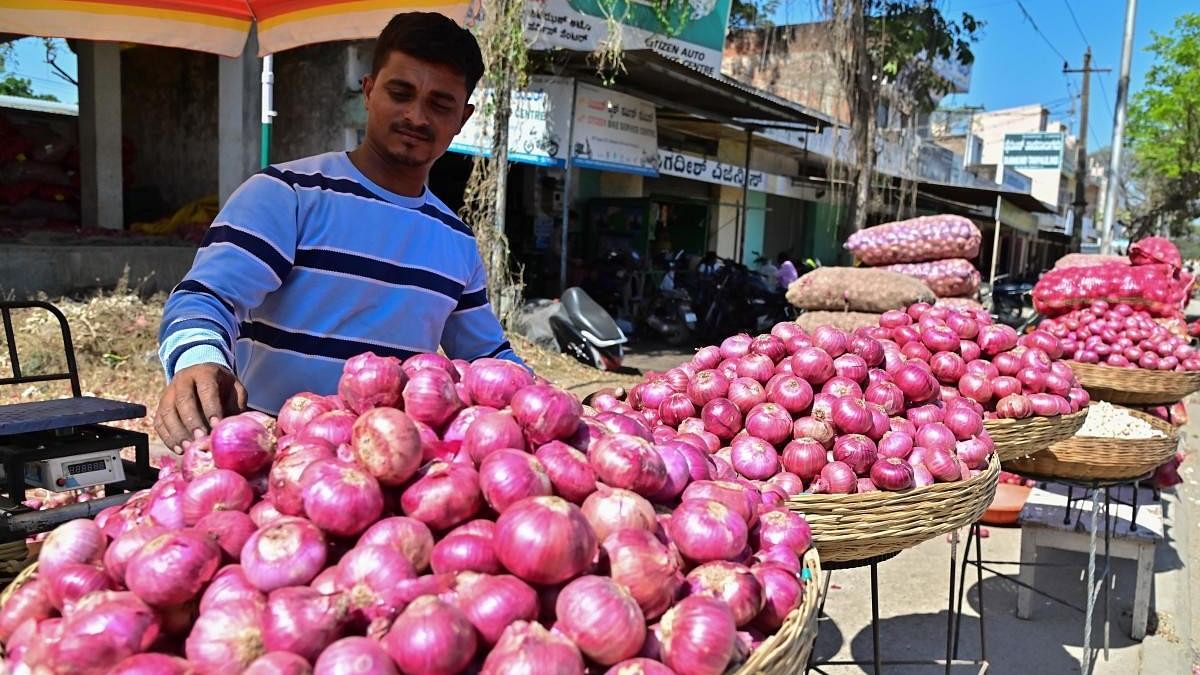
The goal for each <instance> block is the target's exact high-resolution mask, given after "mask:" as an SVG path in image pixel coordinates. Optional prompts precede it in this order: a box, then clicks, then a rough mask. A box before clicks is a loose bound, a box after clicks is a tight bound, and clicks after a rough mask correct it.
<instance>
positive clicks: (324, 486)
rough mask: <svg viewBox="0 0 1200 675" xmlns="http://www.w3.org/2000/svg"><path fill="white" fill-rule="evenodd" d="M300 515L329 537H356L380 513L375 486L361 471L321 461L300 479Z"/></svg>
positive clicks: (380, 502)
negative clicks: (301, 503)
mask: <svg viewBox="0 0 1200 675" xmlns="http://www.w3.org/2000/svg"><path fill="white" fill-rule="evenodd" d="M300 484H301V491H302V492H301V494H302V497H303V502H304V514H305V515H306V516H308V518H309V520H311V521H312V522H313V524H315V525H317V526H318V527H320V528H321V529H323V530H325V531H326V532H329V533H331V534H334V535H337V536H342V537H348V536H353V535H357V534H360V533H361V532H362V531H363V530H365V529H367V528H368V527H370V525H371V524H372V523H374V522H375V521H376V520H379V516H380V515H381V514H382V513H383V492H382V491H381V490H380V487H379V482H378V481H377V480H375V477H374V476H372V475H371V474H370V473H368V472H367V470H366V469H364V468H363V467H361V466H359V465H356V464H351V463H349V462H343V461H340V460H336V459H321V460H317V461H315V462H313V463H312V464H309V465H308V468H306V469H304V473H302V474H301V475H300Z"/></svg>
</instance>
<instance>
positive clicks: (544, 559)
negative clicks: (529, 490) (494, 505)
mask: <svg viewBox="0 0 1200 675" xmlns="http://www.w3.org/2000/svg"><path fill="white" fill-rule="evenodd" d="M493 542H494V547H495V551H496V556H497V557H498V558H499V559H500V562H501V564H503V565H504V567H505V568H506V569H508V571H510V572H512V573H513V574H515V575H517V576H518V577H520V578H521V579H522V580H524V581H527V582H530V583H534V584H556V583H560V582H562V581H566V580H567V579H570V578H573V577H575V576H578V575H579V574H580V573H582V572H583V571H584V570H586V569H587V568H588V566H589V565H591V563H592V560H593V559H594V558H595V556H596V551H597V542H596V534H595V532H593V530H592V527H591V525H589V524H588V520H587V518H586V517H585V516H584V514H583V512H582V511H581V510H580V508H579V507H578V506H575V505H574V504H572V503H570V502H568V501H566V500H564V499H561V498H559V497H530V498H529V499H525V500H522V501H520V502H517V503H516V504H513V505H512V506H510V507H509V508H508V510H506V511H505V512H504V513H502V514H500V518H499V519H498V520H497V521H496V533H495V536H494V540H493Z"/></svg>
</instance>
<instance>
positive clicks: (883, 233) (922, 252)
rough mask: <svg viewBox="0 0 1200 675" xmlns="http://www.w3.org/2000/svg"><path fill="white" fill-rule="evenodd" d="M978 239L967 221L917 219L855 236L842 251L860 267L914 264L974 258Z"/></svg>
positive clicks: (947, 217) (944, 217)
mask: <svg viewBox="0 0 1200 675" xmlns="http://www.w3.org/2000/svg"><path fill="white" fill-rule="evenodd" d="M980 239H982V235H980V233H979V228H978V227H975V223H973V222H971V221H970V219H968V218H964V217H962V216H954V215H938V216H921V217H920V218H911V219H909V220H901V221H898V222H895V223H885V224H883V225H877V226H875V227H869V228H867V229H865V230H861V231H859V232H855V233H854V234H852V235H850V238H849V239H847V240H846V250H848V251H850V252H851V253H853V254H854V257H856V258H858V259H859V260H861V261H862V263H863V264H864V265H890V264H893V263H918V262H926V261H929V260H945V259H947V258H974V257H976V256H978V255H979V241H980ZM935 290H936V289H935Z"/></svg>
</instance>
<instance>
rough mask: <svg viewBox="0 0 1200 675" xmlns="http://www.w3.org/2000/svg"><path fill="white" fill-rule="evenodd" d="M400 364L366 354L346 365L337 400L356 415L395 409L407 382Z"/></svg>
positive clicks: (390, 357)
mask: <svg viewBox="0 0 1200 675" xmlns="http://www.w3.org/2000/svg"><path fill="white" fill-rule="evenodd" d="M406 379H407V378H406V377H405V374H404V371H403V370H402V369H401V367H400V360H399V359H397V358H395V357H394V356H376V355H375V354H373V353H372V352H366V353H363V354H359V355H358V356H355V357H352V358H350V359H348V360H347V361H346V364H345V366H344V367H343V368H342V377H341V379H339V380H338V396H340V397H341V399H342V400H343V401H345V402H346V405H347V406H348V407H349V408H350V409H351V410H353V411H354V412H356V413H358V414H362V413H364V412H366V411H367V410H370V409H371V408H376V407H380V406H389V407H391V406H395V405H396V404H397V403H399V402H400V393H401V391H402V390H403V388H404V383H405V381H406Z"/></svg>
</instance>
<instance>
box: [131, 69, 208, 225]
mask: <svg viewBox="0 0 1200 675" xmlns="http://www.w3.org/2000/svg"><path fill="white" fill-rule="evenodd" d="M218 58H220V57H217V56H214V55H212V54H203V53H201V52H194V51H188V50H184V49H170V48H167V47H149V46H137V47H133V48H131V49H126V50H124V51H123V52H122V53H121V115H122V122H121V126H122V130H123V133H124V135H125V137H126V138H127V139H128V140H129V141H130V143H131V144H132V147H133V155H134V159H133V181H132V183H130V184H127V185H126V186H125V189H126V191H127V192H128V191H129V190H130V188H138V187H144V186H153V187H154V188H157V190H158V192H159V193H160V194H161V196H162V200H163V202H164V205H165V206H166V207H167V208H168V209H169V210H170V211H172V212H173V211H174V210H176V209H178V208H179V207H181V206H183V205H184V204H187V203H188V202H191V201H194V200H196V199H200V198H201V197H205V196H207V195H215V194H216V193H217V159H218V155H217V59H218ZM135 206H136V205H134V204H130V203H129V202H127V203H126V204H125V208H126V212H127V213H129V212H131V209H133V208H134V207H135Z"/></svg>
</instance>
